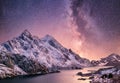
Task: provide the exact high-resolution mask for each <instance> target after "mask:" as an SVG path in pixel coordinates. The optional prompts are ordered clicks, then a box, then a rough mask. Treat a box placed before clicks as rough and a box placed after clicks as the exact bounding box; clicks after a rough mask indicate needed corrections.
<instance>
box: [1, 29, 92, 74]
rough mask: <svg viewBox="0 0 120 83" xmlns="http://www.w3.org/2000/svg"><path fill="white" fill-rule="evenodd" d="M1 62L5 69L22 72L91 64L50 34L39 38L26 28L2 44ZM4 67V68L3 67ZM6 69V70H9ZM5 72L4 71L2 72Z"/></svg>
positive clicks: (46, 70) (80, 66) (72, 67)
mask: <svg viewBox="0 0 120 83" xmlns="http://www.w3.org/2000/svg"><path fill="white" fill-rule="evenodd" d="M0 53H1V54H0V64H2V65H4V66H3V67H5V69H7V70H9V69H10V71H11V73H12V71H15V69H17V70H16V72H15V75H18V74H16V73H17V72H20V73H22V74H33V73H37V72H41V73H44V72H50V71H54V70H57V69H62V68H67V69H75V68H82V67H86V66H90V65H91V64H90V61H89V60H88V59H85V58H81V57H80V56H78V55H77V54H75V53H74V52H73V51H72V50H71V49H67V48H65V47H63V46H62V45H61V44H60V43H59V42H58V41H57V40H56V39H54V38H53V37H52V36H50V35H46V36H45V37H43V38H41V39H39V38H38V37H36V36H33V35H32V34H31V33H30V32H29V31H27V30H25V31H24V32H23V33H22V34H21V35H20V36H18V37H16V38H13V39H12V40H9V41H7V42H4V43H2V44H1V45H0ZM3 69H4V68H3ZM7 70H6V72H7ZM2 73H3V72H2Z"/></svg>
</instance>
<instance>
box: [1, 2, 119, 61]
mask: <svg viewBox="0 0 120 83" xmlns="http://www.w3.org/2000/svg"><path fill="white" fill-rule="evenodd" d="M119 4H120V0H0V43H2V42H4V41H7V40H9V39H12V38H13V37H16V36H18V35H19V34H20V33H21V32H22V31H23V30H25V29H28V30H29V31H30V32H31V33H32V34H33V35H37V36H39V37H43V36H45V35H46V34H50V35H52V36H54V37H55V38H56V39H57V40H58V41H59V42H60V43H61V44H62V45H64V46H65V47H67V48H71V49H72V50H73V51H75V52H76V53H78V54H80V56H82V57H86V58H88V57H90V58H89V59H99V58H101V57H105V56H107V55H109V54H111V53H118V54H120V43H119V41H120V5H119Z"/></svg>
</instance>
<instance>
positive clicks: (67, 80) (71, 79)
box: [0, 67, 104, 83]
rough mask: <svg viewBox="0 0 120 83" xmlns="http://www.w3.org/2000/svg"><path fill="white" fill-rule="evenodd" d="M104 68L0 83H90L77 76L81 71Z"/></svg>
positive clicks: (67, 71) (7, 80) (8, 80)
mask: <svg viewBox="0 0 120 83" xmlns="http://www.w3.org/2000/svg"><path fill="white" fill-rule="evenodd" d="M100 68H104V67H90V68H84V69H83V70H64V71H61V73H54V74H47V75H42V76H37V77H30V78H14V79H6V80H0V83H89V81H90V80H85V81H82V80H78V78H80V76H77V75H76V74H77V73H78V72H80V71H82V72H84V73H87V72H88V71H87V70H98V69H100Z"/></svg>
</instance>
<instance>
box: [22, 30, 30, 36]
mask: <svg viewBox="0 0 120 83" xmlns="http://www.w3.org/2000/svg"><path fill="white" fill-rule="evenodd" d="M22 35H25V36H31V33H30V32H29V31H28V30H27V29H25V30H24V31H23V32H22Z"/></svg>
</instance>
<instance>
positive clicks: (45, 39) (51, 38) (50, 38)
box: [42, 34, 55, 41]
mask: <svg viewBox="0 0 120 83" xmlns="http://www.w3.org/2000/svg"><path fill="white" fill-rule="evenodd" d="M42 40H43V41H49V40H55V38H54V37H52V36H51V35H49V34H47V35H46V36H44V37H43V38H42Z"/></svg>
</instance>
